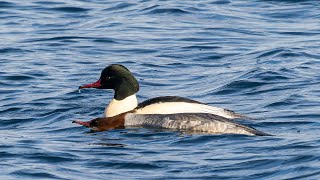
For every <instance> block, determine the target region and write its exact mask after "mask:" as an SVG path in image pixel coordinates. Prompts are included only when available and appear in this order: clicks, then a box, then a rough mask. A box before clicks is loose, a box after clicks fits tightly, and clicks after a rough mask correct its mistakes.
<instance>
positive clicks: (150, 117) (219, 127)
mask: <svg viewBox="0 0 320 180" xmlns="http://www.w3.org/2000/svg"><path fill="white" fill-rule="evenodd" d="M72 123H76V124H79V125H82V126H85V127H87V128H90V129H91V131H93V132H100V131H108V130H112V129H123V128H130V127H142V128H157V129H159V128H164V129H171V130H178V131H182V132H188V133H191V134H194V133H208V134H240V135H251V136H270V134H268V133H264V132H262V131H259V130H257V129H254V128H252V127H249V126H245V125H241V124H239V123H237V122H234V121H233V120H230V119H227V118H224V117H222V116H218V115H215V114H208V113H175V114H136V113H135V112H134V111H129V112H125V113H121V114H119V115H116V116H113V117H102V118H95V119H92V120H90V121H80V120H75V121H73V122H72Z"/></svg>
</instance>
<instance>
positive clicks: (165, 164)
mask: <svg viewBox="0 0 320 180" xmlns="http://www.w3.org/2000/svg"><path fill="white" fill-rule="evenodd" d="M319 12H320V3H319V2H318V1H317V0H314V1H312V0H310V1H303V0H282V1H276V0H268V1H262V0H242V1H237V0H200V1H191V0H185V1H170V0H168V1H165V0H151V1H146V0H140V1H139V0H135V1H102V0H69V1H65V0H54V1H47V0H29V1H20V0H10V1H9V0H2V1H0V41H1V43H0V159H1V161H0V169H1V173H0V179H6V180H9V179H77V180H81V179H141V178H148V179H163V178H166V179H190V178H191V179H320V133H319V132H320V131H319V130H320V123H319V120H320V113H319V107H320V86H319V81H320V75H319V72H320V48H319V47H320V13H319ZM112 63H120V64H123V65H125V66H126V67H128V68H129V69H130V70H131V71H132V72H133V73H134V75H135V76H136V77H137V79H138V80H139V82H140V85H141V88H140V89H141V90H140V91H139V93H138V97H139V101H140V102H141V101H143V100H146V99H149V98H152V97H156V96H164V95H179V96H184V97H188V98H192V99H194V100H198V101H201V102H205V103H208V104H211V105H215V106H219V107H224V108H227V109H231V110H234V111H236V112H239V113H243V114H246V115H249V116H252V117H258V118H260V119H261V120H255V121H253V120H242V121H241V123H244V124H247V125H250V126H252V127H255V128H257V129H259V130H262V131H264V132H267V133H271V134H273V135H274V136H272V137H253V136H243V135H206V134H193V135H191V134H186V133H180V132H175V131H167V130H158V129H142V128H132V129H122V130H112V131H109V132H100V133H88V130H87V129H86V128H84V127H80V126H77V125H75V124H72V123H71V121H73V120H75V119H81V120H89V119H92V118H95V117H99V116H102V114H103V111H104V107H105V106H106V105H107V104H108V102H109V101H110V100H111V99H112V97H113V92H112V91H106V90H93V89H90V90H83V91H82V92H81V93H79V92H78V90H77V88H78V86H79V85H82V84H86V83H91V82H94V81H96V80H97V79H98V77H99V75H100V71H101V70H102V69H103V68H104V67H106V66H107V65H110V64H112Z"/></svg>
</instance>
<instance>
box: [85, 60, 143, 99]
mask: <svg viewBox="0 0 320 180" xmlns="http://www.w3.org/2000/svg"><path fill="white" fill-rule="evenodd" d="M84 88H97V89H113V90H114V91H115V94H114V98H115V99H116V100H122V99H124V98H126V97H128V96H131V95H133V94H135V93H136V92H138V91H139V83H138V81H137V79H136V78H135V77H134V76H133V75H132V74H131V72H130V71H129V70H128V69H127V68H126V67H124V66H123V65H120V64H112V65H110V66H108V67H106V68H104V70H102V72H101V76H100V79H99V80H98V81H97V82H95V83H92V84H87V85H83V86H80V87H79V89H84Z"/></svg>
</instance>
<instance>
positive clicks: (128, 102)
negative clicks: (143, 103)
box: [104, 94, 138, 117]
mask: <svg viewBox="0 0 320 180" xmlns="http://www.w3.org/2000/svg"><path fill="white" fill-rule="evenodd" d="M137 106H138V100H137V96H136V94H133V95H131V96H128V97H126V98H125V99H122V100H119V101H118V100H116V99H112V101H111V102H110V104H109V105H108V106H107V107H106V110H105V111H104V115H105V117H113V116H115V115H118V114H121V113H124V112H127V111H131V110H133V109H134V108H136V107H137Z"/></svg>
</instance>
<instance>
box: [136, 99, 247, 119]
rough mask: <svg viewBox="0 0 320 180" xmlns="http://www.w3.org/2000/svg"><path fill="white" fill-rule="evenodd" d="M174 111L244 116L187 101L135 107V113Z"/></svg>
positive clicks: (232, 116) (172, 112) (169, 112)
mask: <svg viewBox="0 0 320 180" xmlns="http://www.w3.org/2000/svg"><path fill="white" fill-rule="evenodd" d="M175 113H209V114H216V115H219V116H222V117H225V118H230V119H232V118H240V117H244V116H242V115H240V114H237V113H234V112H233V111H230V110H226V109H223V108H218V107H214V106H209V105H206V104H197V103H187V102H163V103H155V104H151V105H148V106H145V107H143V108H140V109H137V110H136V114H175Z"/></svg>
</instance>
